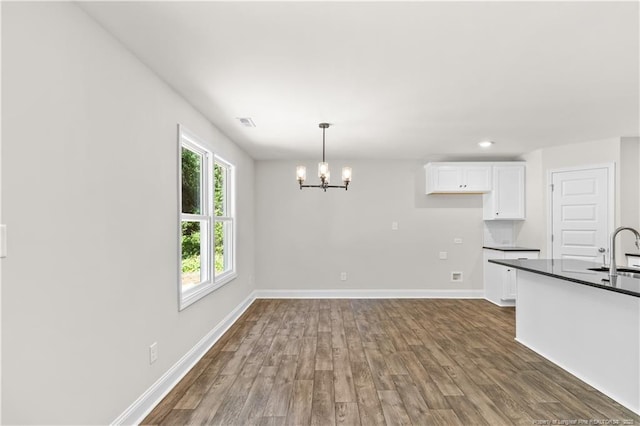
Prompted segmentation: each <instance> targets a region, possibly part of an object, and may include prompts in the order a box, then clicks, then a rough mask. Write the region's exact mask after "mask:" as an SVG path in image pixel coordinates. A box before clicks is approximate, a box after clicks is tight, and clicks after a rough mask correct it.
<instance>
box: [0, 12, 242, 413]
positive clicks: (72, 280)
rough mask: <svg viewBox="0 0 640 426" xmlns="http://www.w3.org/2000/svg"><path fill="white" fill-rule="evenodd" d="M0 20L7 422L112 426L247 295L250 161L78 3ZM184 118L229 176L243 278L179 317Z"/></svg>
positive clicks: (12, 13) (4, 353)
mask: <svg viewBox="0 0 640 426" xmlns="http://www.w3.org/2000/svg"><path fill="white" fill-rule="evenodd" d="M2 19H3V22H2V55H3V58H2V59H3V61H2V64H3V69H2V71H3V73H2V87H3V92H2V104H3V109H2V121H3V127H2V136H3V145H2V149H3V152H2V154H3V156H2V161H3V162H2V198H3V203H2V218H3V220H5V221H6V223H7V224H8V227H9V229H10V242H9V243H10V256H9V257H8V258H7V259H4V260H3V261H2V262H3V265H2V285H3V289H2V291H3V293H4V294H3V298H2V304H3V305H2V339H3V342H2V343H3V344H2V349H3V357H2V363H3V365H2V372H3V377H2V387H3V392H2V398H3V419H2V421H3V423H5V424H27V423H31V424H106V423H109V422H111V421H112V420H114V419H115V418H116V417H117V416H118V415H120V414H121V413H122V412H123V411H124V410H125V409H126V408H127V407H128V406H129V404H131V403H132V402H133V401H134V400H135V399H136V398H138V397H139V396H140V395H141V394H142V393H143V392H144V391H145V390H146V389H148V388H149V386H151V385H152V384H153V383H154V382H155V381H156V380H157V379H158V378H159V377H160V376H161V375H162V374H163V373H164V372H165V371H167V369H168V368H169V367H170V366H172V365H173V364H174V363H175V362H176V361H177V360H178V359H179V358H180V357H181V356H183V355H184V354H185V353H186V352H187V351H188V350H189V349H191V348H192V347H193V345H194V344H195V343H197V342H198V341H199V340H200V339H201V338H202V337H203V336H204V335H205V334H206V333H207V332H208V331H209V330H211V329H212V327H213V326H215V325H216V324H217V323H218V322H219V321H220V320H221V319H222V318H224V317H225V316H226V315H227V314H228V313H229V312H230V311H231V309H233V308H234V307H235V306H237V305H238V304H239V303H240V302H241V301H242V300H244V299H245V298H246V297H247V296H248V295H249V294H250V292H251V291H252V290H253V285H252V283H251V276H252V274H253V264H254V260H253V253H254V247H253V233H254V230H253V223H254V218H253V213H254V206H253V199H254V193H253V185H254V168H253V167H254V165H253V160H252V159H251V158H250V157H248V156H247V155H246V154H245V153H244V152H242V151H240V150H239V149H238V148H237V147H236V146H235V145H234V144H233V143H231V142H230V141H229V140H228V139H226V138H225V137H224V136H223V135H222V134H220V133H219V132H218V131H217V130H216V129H215V128H214V127H213V126H212V125H211V124H210V123H209V122H208V121H207V120H205V119H204V118H203V117H202V116H201V115H200V114H199V113H197V112H196V111H195V110H194V109H193V108H192V107H191V106H190V105H189V104H187V102H186V101H184V100H183V99H182V98H181V97H179V96H178V95H177V94H176V93H175V92H174V91H172V90H171V89H170V88H169V87H168V86H167V85H165V84H164V83H163V82H162V81H160V80H159V79H158V78H157V77H156V76H155V75H154V74H153V73H152V72H151V71H150V70H149V69H147V68H146V67H145V66H144V65H142V64H141V63H140V62H139V61H138V60H137V59H136V58H135V57H133V56H132V55H131V54H130V53H129V52H128V51H127V50H125V49H124V48H123V47H122V46H121V45H120V44H119V43H118V42H117V41H116V40H115V39H113V38H112V37H111V36H109V35H108V34H107V33H106V32H104V31H103V30H102V29H101V28H100V27H99V26H97V25H96V24H95V23H94V22H93V21H92V20H91V19H90V18H89V17H87V16H86V15H85V14H84V12H82V11H81V10H80V9H79V8H78V7H77V6H75V5H74V4H72V3H3V14H2ZM178 123H182V124H184V125H186V126H187V127H188V128H189V129H191V130H192V131H193V132H195V133H196V134H198V135H199V136H200V137H201V138H203V139H204V140H207V141H210V142H211V144H212V146H213V147H215V148H216V150H217V152H219V153H220V154H221V155H223V156H224V157H225V158H226V159H228V160H230V161H231V162H233V163H235V164H236V166H237V172H238V177H239V182H238V195H239V197H238V200H237V204H238V219H237V228H238V259H237V265H238V272H239V276H238V278H237V279H236V280H234V281H233V282H232V283H230V284H228V285H227V286H225V287H223V288H222V289H220V290H218V291H216V292H214V293H212V294H211V295H209V296H207V297H206V298H205V299H203V300H201V301H199V302H197V303H196V304H194V305H192V306H190V307H189V308H187V309H186V310H184V311H182V312H178V304H177V274H178V268H177V253H176V247H177V246H176V244H177V241H176V226H177V225H176V223H177V222H176V221H177V195H176V194H177V173H176V166H177V155H176V152H177V145H176V144H177V124H178ZM155 341H157V342H158V344H159V360H158V361H157V362H156V363H155V364H153V365H151V366H150V365H149V361H148V347H149V345H150V344H151V343H152V342H155Z"/></svg>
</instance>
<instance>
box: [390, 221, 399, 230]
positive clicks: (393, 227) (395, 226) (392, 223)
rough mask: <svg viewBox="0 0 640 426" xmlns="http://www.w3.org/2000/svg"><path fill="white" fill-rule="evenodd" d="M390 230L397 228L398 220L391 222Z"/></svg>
mask: <svg viewBox="0 0 640 426" xmlns="http://www.w3.org/2000/svg"><path fill="white" fill-rule="evenodd" d="M391 230H392V231H397V230H398V222H391Z"/></svg>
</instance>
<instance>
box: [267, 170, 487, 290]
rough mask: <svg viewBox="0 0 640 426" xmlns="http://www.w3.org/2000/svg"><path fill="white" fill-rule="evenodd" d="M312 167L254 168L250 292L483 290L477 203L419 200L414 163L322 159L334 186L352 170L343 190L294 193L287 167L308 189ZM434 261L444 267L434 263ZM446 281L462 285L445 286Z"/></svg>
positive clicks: (456, 198)
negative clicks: (300, 173) (459, 276)
mask: <svg viewBox="0 0 640 426" xmlns="http://www.w3.org/2000/svg"><path fill="white" fill-rule="evenodd" d="M316 163H317V160H307V161H300V162H294V161H258V162H256V250H257V255H256V276H257V277H258V282H257V286H258V288H262V289H306V290H327V289H392V290H393V289H429V290H433V289H440V290H451V289H482V288H483V284H482V250H480V249H481V247H482V236H483V227H482V196H481V195H425V193H424V192H425V177H424V176H425V175H424V169H423V163H422V162H418V161H348V162H347V161H336V160H331V159H329V164H330V167H331V170H332V173H333V174H335V175H336V177H337V178H338V179H339V175H340V169H341V167H342V166H343V165H345V164H347V163H348V164H349V165H351V166H352V167H353V174H354V178H353V179H354V180H353V183H352V185H351V186H350V187H349V190H348V191H346V192H345V191H344V190H338V189H330V190H328V191H327V192H326V193H323V192H322V191H321V190H319V189H314V188H312V189H304V190H302V191H301V190H300V189H299V188H298V186H297V185H298V184H297V182H296V180H295V166H296V165H297V164H305V165H306V166H307V170H308V173H307V175H308V178H309V182H308V183H311V184H314V183H317V180H318V178H317V176H316V172H315V170H316V167H317V166H316ZM392 221H397V222H398V223H399V230H397V231H392V230H391V222H392ZM456 237H460V238H462V239H463V244H461V245H457V244H454V242H453V239H454V238H456ZM440 251H447V252H448V253H449V259H448V260H439V259H438V253H439V252H440ZM342 271H344V272H347V274H348V280H347V281H340V279H339V277H340V272H342ZM451 271H462V272H463V273H464V282H462V283H451V282H450V272H451Z"/></svg>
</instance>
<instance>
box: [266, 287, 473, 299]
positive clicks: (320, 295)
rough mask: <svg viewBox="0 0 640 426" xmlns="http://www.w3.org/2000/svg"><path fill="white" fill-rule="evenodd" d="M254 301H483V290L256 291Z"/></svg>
mask: <svg viewBox="0 0 640 426" xmlns="http://www.w3.org/2000/svg"><path fill="white" fill-rule="evenodd" d="M254 294H255V296H256V299H484V290H429V289H416V290H413V289H393V290H387V289H385V290H377V289H375V290H374V289H331V290H256V291H255V292H254Z"/></svg>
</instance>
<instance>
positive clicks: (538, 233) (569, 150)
mask: <svg viewBox="0 0 640 426" xmlns="http://www.w3.org/2000/svg"><path fill="white" fill-rule="evenodd" d="M638 149H639V148H638V138H609V139H603V140H597V141H589V142H582V143H577V144H566V145H559V146H555V147H551V148H545V149H541V150H537V151H534V152H531V153H529V154H527V155H524V156H523V157H522V159H523V160H525V161H527V200H526V201H527V220H526V221H524V222H522V223H520V224H518V226H517V239H518V243H519V244H520V245H524V246H532V247H536V248H540V249H541V250H542V251H541V253H540V255H541V257H547V256H548V255H549V253H547V239H548V235H549V231H548V226H547V225H548V224H547V217H548V214H547V213H548V191H549V186H548V184H549V182H547V180H548V172H549V170H554V169H559V168H565V167H576V166H585V165H599V164H607V163H614V164H615V168H616V190H615V218H614V220H615V226H620V224H624V225H628V226H634V227H636V226H637V225H638V224H637V223H636V222H635V220H634V217H637V216H638V214H637V211H638V208H639V203H640V200H639V199H638V197H637V195H634V194H633V192H634V188H637V185H638V184H639V182H638V176H639V175H638V167H639V166H640V163H639V162H637V159H638V158H639V157H638V154H637V150H638ZM635 192H637V191H635ZM621 241H622V243H621V244H622V250H623V251H624V250H627V249H629V247H630V244H631V245H632V242H633V239H632V238H631V234H629V235H624V236H623V239H622V240H621ZM620 259H621V260H620V263H623V262H624V258H623V257H622V258H620Z"/></svg>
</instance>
